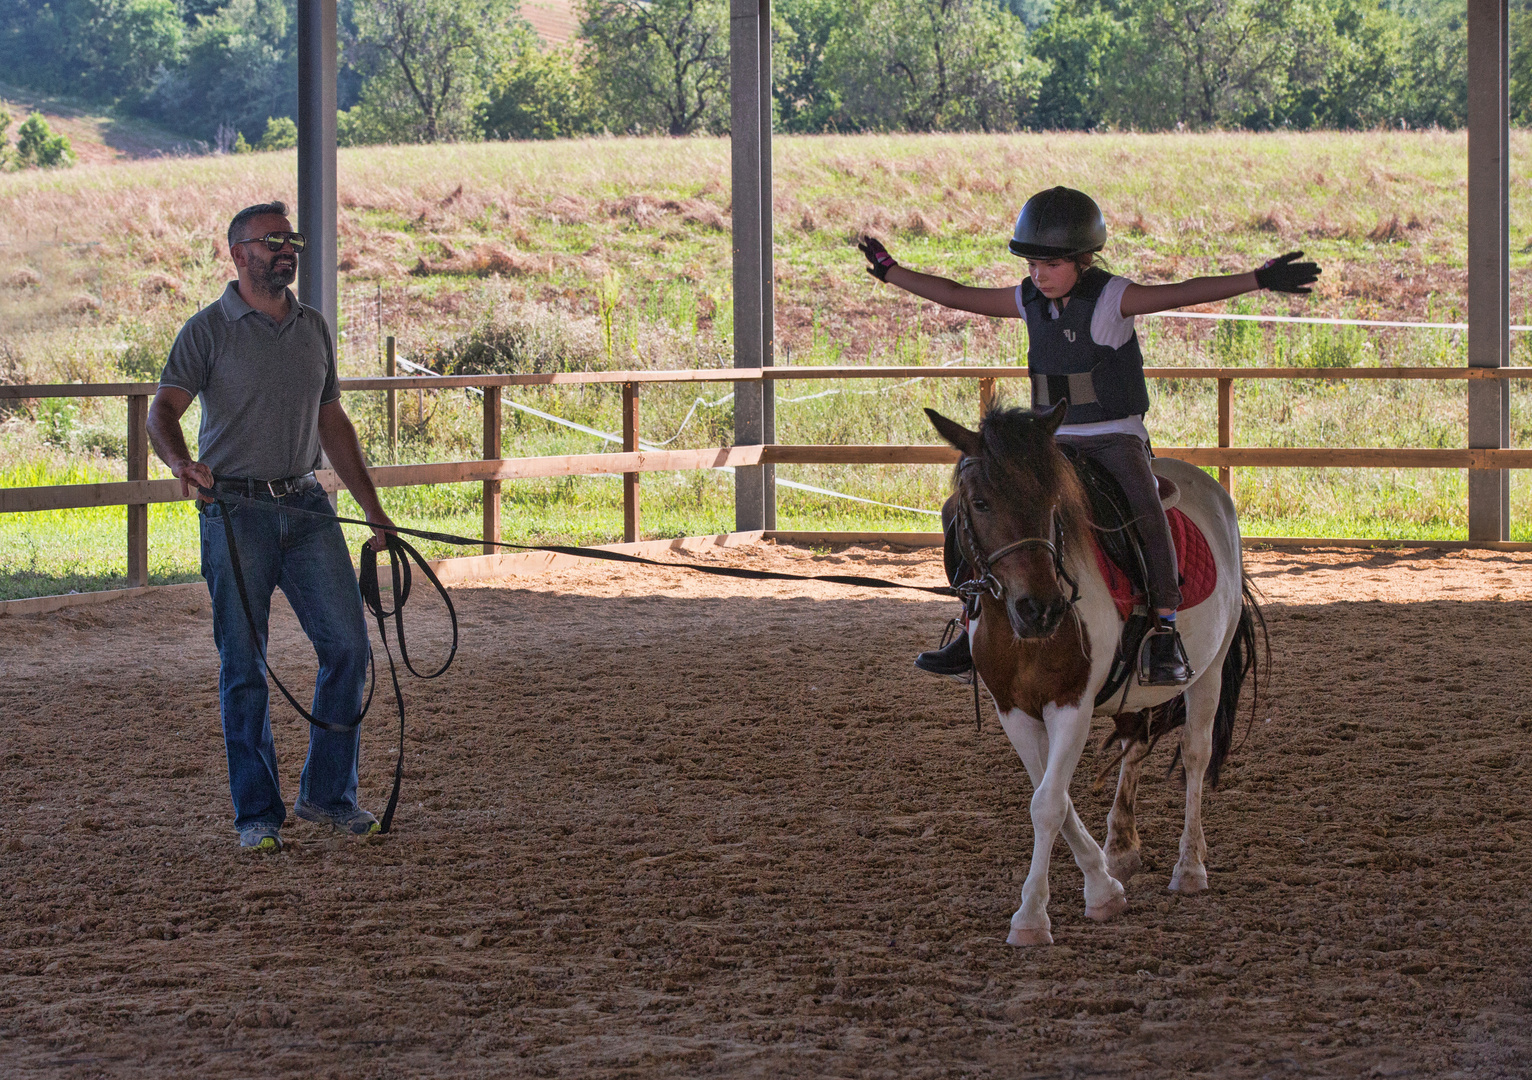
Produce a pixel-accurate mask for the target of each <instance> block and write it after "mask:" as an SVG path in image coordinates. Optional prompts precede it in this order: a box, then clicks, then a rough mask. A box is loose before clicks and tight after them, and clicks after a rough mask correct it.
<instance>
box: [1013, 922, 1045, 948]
mask: <svg viewBox="0 0 1532 1080" xmlns="http://www.w3.org/2000/svg"><path fill="white" fill-rule="evenodd" d="M1005 943H1006V944H1007V945H1016V946H1018V947H1023V948H1030V947H1031V946H1033V945H1052V944H1053V935H1052V934H1051V933H1049V932H1048V931H1047V930H1044V929H1042V928H1040V927H1039V928H1037V929H1032V930H1029V929H1026V928H1025V927H1020V926H1013V927H1011V932H1010V934H1009V935H1008V936H1007V937H1006V939H1005Z"/></svg>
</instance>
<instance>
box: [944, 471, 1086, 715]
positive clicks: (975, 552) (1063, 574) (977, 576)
mask: <svg viewBox="0 0 1532 1080" xmlns="http://www.w3.org/2000/svg"><path fill="white" fill-rule="evenodd" d="M972 464H975V459H974V458H964V459H963V461H962V462H961V463H960V464H959V465H958V470H959V471H962V470H963V469H966V468H968V467H969V466H970V465H972ZM1052 519H1053V539H1052V540H1048V539H1045V538H1044V537H1041V536H1029V537H1025V538H1024V539H1021V540H1013V541H1012V542H1011V543H1009V544H1005V545H1003V546H1001V547H998V548H996V549H995V550H994V551H991V552H990V553H989V554H988V555H984V554H982V552H981V550H980V548H979V546H978V540H979V538H978V533H977V532H976V531H975V530H974V527H973V517H972V513H971V510H970V508H969V505H968V500H967V499H966V498H964V497H963V495H962V490H961V488H959V492H958V513H957V524H958V528H959V537H960V538H959V547H960V550H961V549H966V550H961V553H962V555H963V557H964V558H965V559H967V560H968V562H969V565H970V566H972V567H973V570H974V576H973V577H970V578H969V579H968V580H967V581H965V582H963V583H962V584H961V585H956V586H954V587H953V591H954V592H956V593H957V594H958V596H959V597H961V598H962V601H963V606H964V608H965V610H966V611H967V612H968V616H969V618H970V619H972V618H976V617H977V616H978V614H979V601H980V597H981V594H983V593H986V592H987V593H989V594H990V596H992V597H994V598H995V599H996V600H998V601H1000V602H1001V603H1004V602H1005V597H1006V588H1005V584H1004V582H1002V581H1001V580H1000V579H999V578H997V577H995V571H994V567H995V564H996V563H998V562H999V561H1000V560H1001V559H1004V558H1006V557H1007V556H1009V555H1014V554H1015V553H1016V552H1018V551H1028V550H1031V549H1032V548H1042V549H1043V550H1044V551H1046V552H1047V553H1048V554H1049V555H1050V556H1051V557H1052V559H1053V575H1054V578H1055V579H1056V580H1058V581H1060V582H1063V583H1065V584H1067V585H1068V586H1069V601H1068V603H1067V604H1065V610H1066V611H1074V609H1075V604H1076V603H1078V602H1079V599H1080V583H1079V582H1078V581H1076V580H1075V577H1074V575H1073V574H1071V573H1070V572H1069V570H1068V568H1067V567H1066V566H1065V565H1064V520H1063V518H1062V517H1061V516H1060V514H1059V508H1058V505H1057V504H1055V505H1054V507H1053V514H1052ZM964 539H966V541H967V542H966V543H964V542H963V541H964ZM943 644H946V643H945V641H944V642H943ZM973 723H974V727H975V728H976V729H977V730H979V731H983V730H984V720H983V715H982V713H981V712H980V711H979V669H978V667H977V666H975V667H974V670H973Z"/></svg>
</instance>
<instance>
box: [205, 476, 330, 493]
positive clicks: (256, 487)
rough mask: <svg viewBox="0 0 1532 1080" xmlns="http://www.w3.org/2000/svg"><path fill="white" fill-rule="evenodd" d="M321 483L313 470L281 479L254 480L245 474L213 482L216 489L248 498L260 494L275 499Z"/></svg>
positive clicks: (222, 477) (219, 478) (220, 478)
mask: <svg viewBox="0 0 1532 1080" xmlns="http://www.w3.org/2000/svg"><path fill="white" fill-rule="evenodd" d="M318 483H319V481H318V479H316V478H315V476H314V474H313V473H311V472H308V473H304V474H303V475H302V476H288V477H284V478H283V479H281V480H252V479H250V478H249V477H244V476H220V477H218V478H217V479H216V480H215V481H214V483H213V489H214V490H215V491H229V492H233V493H234V494H236V495H243V496H244V497H245V498H247V499H254V498H256V497H257V496H260V495H270V496H271V497H272V498H273V499H280V498H282V497H283V496H285V495H296V494H298V493H299V492H300V491H307V490H309V488H312V487H314V486H316V485H317V484H318Z"/></svg>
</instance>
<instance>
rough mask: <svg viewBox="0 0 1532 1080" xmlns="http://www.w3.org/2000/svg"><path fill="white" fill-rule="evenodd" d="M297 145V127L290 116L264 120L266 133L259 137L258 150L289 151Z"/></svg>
mask: <svg viewBox="0 0 1532 1080" xmlns="http://www.w3.org/2000/svg"><path fill="white" fill-rule="evenodd" d="M337 116H338V114H337ZM297 145H298V125H297V124H296V123H294V122H293V118H292V117H291V116H279V117H277V118H276V119H272V118H271V117H269V116H268V117H267V118H266V133H265V134H264V135H262V136H261V141H260V144H259V145H258V146H257V147H256V148H257V149H258V150H291V149H292V148H293V147H295V146H297Z"/></svg>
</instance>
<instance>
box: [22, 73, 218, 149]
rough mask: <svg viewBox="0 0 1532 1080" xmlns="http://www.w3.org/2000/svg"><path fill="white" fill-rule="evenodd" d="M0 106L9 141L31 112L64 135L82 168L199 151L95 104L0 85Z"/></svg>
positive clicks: (162, 131) (145, 123)
mask: <svg viewBox="0 0 1532 1080" xmlns="http://www.w3.org/2000/svg"><path fill="white" fill-rule="evenodd" d="M0 108H4V109H7V110H8V111H9V112H10V114H11V117H12V122H11V130H10V132H9V133H8V137H9V139H10V141H11V142H12V143H13V144H14V143H15V141H16V129H17V128H18V127H20V126H21V121H23V120H25V119H26V118H27V117H28V116H30V115H31V114H32V113H41V114H42V116H43V119H45V120H47V121H48V126H49V127H50V128H52V129H53V130H54V131H55V132H56V133H58V134H61V135H65V136H67V137H68V139H69V143H70V146H71V147H72V148H73V149H74V152H75V156H76V157H77V158H79V160H80V161H81V162H82V163H84V164H87V165H112V164H116V163H118V162H124V161H140V160H143V159H145V158H161V157H167V156H169V157H179V156H185V155H186V154H188V153H195V152H197V151H198V150H200V149H201V148H200V147H198V146H197V145H195V144H193V143H191V142H189V141H188V140H187V139H186V138H185V137H184V136H180V135H176V134H173V133H172V132H169V131H166V130H165V129H164V128H161V127H159V126H157V125H155V124H151V123H150V122H148V121H147V120H140V119H138V118H137V117H123V116H118V115H116V114H115V113H113V112H111V111H109V110H104V109H102V108H101V107H100V106H99V105H84V104H81V103H79V102H76V101H72V100H70V99H68V98H58V97H50V96H48V95H46V94H38V93H36V92H35V91H31V90H22V89H20V88H18V87H14V86H10V85H8V84H6V83H4V82H0Z"/></svg>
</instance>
